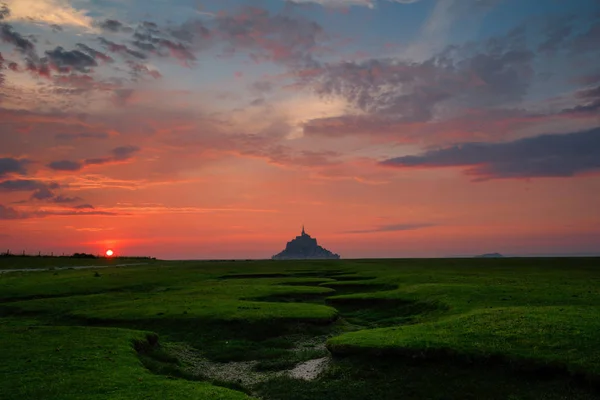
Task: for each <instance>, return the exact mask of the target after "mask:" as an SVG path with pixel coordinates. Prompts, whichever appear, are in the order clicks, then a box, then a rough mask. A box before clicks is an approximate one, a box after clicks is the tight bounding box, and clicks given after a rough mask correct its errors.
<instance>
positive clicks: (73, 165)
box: [48, 160, 82, 171]
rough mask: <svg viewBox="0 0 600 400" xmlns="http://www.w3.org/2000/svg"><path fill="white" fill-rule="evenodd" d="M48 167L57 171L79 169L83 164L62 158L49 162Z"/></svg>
mask: <svg viewBox="0 0 600 400" xmlns="http://www.w3.org/2000/svg"><path fill="white" fill-rule="evenodd" d="M48 168H50V169H53V170H55V171H79V170H80V169H81V168H82V165H81V163H79V162H76V161H69V160H61V161H53V162H51V163H50V164H48Z"/></svg>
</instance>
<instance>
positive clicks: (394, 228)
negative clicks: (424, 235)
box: [344, 223, 437, 234]
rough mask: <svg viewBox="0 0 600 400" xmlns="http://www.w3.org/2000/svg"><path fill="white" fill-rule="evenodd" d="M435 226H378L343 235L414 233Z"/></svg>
mask: <svg viewBox="0 0 600 400" xmlns="http://www.w3.org/2000/svg"><path fill="white" fill-rule="evenodd" d="M432 226H437V225H436V224H433V223H416V224H391V225H380V226H377V227H375V228H370V229H359V230H354V231H346V232H344V233H352V234H355V233H356V234H357V233H379V232H402V231H414V230H417V229H423V228H429V227H432Z"/></svg>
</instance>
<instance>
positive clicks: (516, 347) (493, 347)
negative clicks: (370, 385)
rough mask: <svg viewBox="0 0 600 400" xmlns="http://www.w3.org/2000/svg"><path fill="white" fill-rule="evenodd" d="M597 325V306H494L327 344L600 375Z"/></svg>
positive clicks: (350, 350)
mask: <svg viewBox="0 0 600 400" xmlns="http://www.w3.org/2000/svg"><path fill="white" fill-rule="evenodd" d="M574 321H577V322H576V323H574ZM599 330H600V311H598V309H589V308H582V307H566V306H563V307H556V306H554V307H510V308H494V309H489V310H477V311H474V312H471V313H468V314H461V315H457V316H453V317H449V318H445V319H443V320H440V321H436V322H429V323H421V324H414V325H407V326H402V327H400V326H398V327H392V328H383V329H373V330H363V331H358V332H350V333H346V334H343V335H341V336H337V337H335V338H332V339H331V340H330V341H329V343H328V348H329V350H330V351H331V352H332V353H334V354H338V355H348V354H377V355H391V356H394V355H404V356H411V357H429V358H432V359H439V358H442V357H450V358H462V359H465V358H469V359H473V360H476V359H478V358H479V359H484V360H493V359H496V360H500V361H502V362H508V363H510V364H513V365H514V366H516V367H519V368H520V367H523V368H533V369H548V368H547V367H551V368H550V369H554V370H560V369H561V368H563V367H564V369H566V370H569V371H570V372H573V373H583V372H585V373H586V374H588V375H589V376H600V353H598V352H597V351H596V350H597V334H598V331H599Z"/></svg>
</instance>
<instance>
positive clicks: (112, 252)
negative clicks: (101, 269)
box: [106, 249, 115, 257]
mask: <svg viewBox="0 0 600 400" xmlns="http://www.w3.org/2000/svg"><path fill="white" fill-rule="evenodd" d="M113 254H115V253H114V251H112V250H110V249H108V250H106V256H107V257H112V255H113Z"/></svg>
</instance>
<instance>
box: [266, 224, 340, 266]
mask: <svg viewBox="0 0 600 400" xmlns="http://www.w3.org/2000/svg"><path fill="white" fill-rule="evenodd" d="M271 258H272V259H273V260H323V259H330V260H337V259H339V258H340V256H339V254H334V253H332V252H331V251H329V250H327V249H325V248H323V247H321V246H319V245H318V244H317V239H314V238H312V237H310V235H309V234H307V233H306V232H305V231H304V225H302V233H301V234H300V236H296V238H295V239H292V240H291V241H289V242H288V243H287V245H286V246H285V250H283V251H282V252H281V253H279V254H275V255H274V256H273V257H271Z"/></svg>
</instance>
